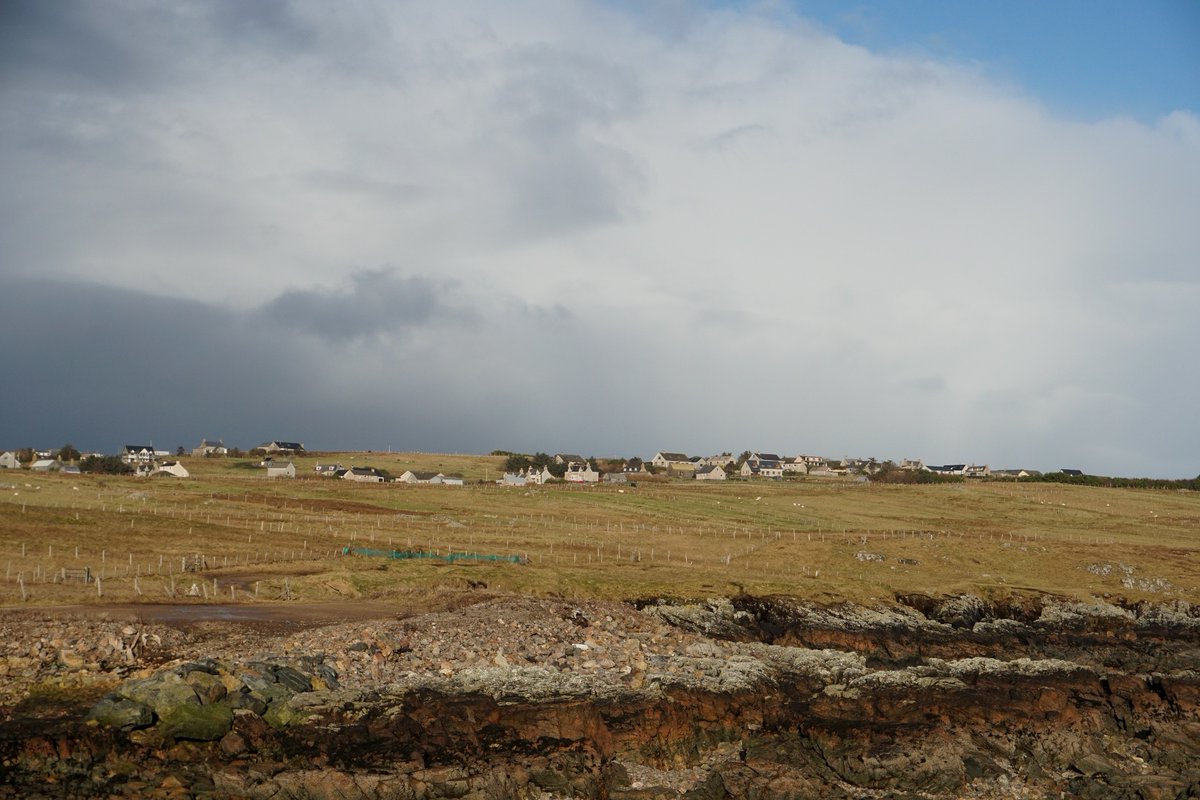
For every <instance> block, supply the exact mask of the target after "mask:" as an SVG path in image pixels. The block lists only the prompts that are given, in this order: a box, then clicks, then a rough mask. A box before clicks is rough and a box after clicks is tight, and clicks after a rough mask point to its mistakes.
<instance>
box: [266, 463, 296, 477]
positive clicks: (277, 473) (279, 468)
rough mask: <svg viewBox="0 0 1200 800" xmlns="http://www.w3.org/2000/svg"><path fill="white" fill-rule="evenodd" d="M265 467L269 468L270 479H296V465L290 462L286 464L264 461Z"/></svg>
mask: <svg viewBox="0 0 1200 800" xmlns="http://www.w3.org/2000/svg"><path fill="white" fill-rule="evenodd" d="M263 466H264V467H266V468H267V477H268V478H294V477H296V465H295V464H293V463H292V462H290V461H289V462H287V463H286V464H283V463H281V462H277V461H264V462H263Z"/></svg>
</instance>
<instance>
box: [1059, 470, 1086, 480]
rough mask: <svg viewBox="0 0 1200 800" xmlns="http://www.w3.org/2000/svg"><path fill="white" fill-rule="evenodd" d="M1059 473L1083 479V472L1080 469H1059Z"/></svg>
mask: <svg viewBox="0 0 1200 800" xmlns="http://www.w3.org/2000/svg"><path fill="white" fill-rule="evenodd" d="M1059 472H1061V473H1062V474H1063V475H1070V476H1071V477H1072V478H1082V477H1083V470H1081V469H1060V470H1059Z"/></svg>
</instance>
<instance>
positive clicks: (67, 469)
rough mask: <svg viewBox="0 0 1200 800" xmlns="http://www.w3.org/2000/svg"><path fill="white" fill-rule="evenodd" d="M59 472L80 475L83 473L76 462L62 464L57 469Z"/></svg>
mask: <svg viewBox="0 0 1200 800" xmlns="http://www.w3.org/2000/svg"><path fill="white" fill-rule="evenodd" d="M59 472H61V473H62V474H63V475H82V474H83V470H81V469H80V468H79V465H78V464H63V465H62V469H61V470H59Z"/></svg>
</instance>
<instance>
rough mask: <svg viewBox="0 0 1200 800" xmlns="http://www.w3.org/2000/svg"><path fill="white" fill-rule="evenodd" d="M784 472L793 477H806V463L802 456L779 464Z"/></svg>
mask: <svg viewBox="0 0 1200 800" xmlns="http://www.w3.org/2000/svg"><path fill="white" fill-rule="evenodd" d="M781 466H782V467H783V471H784V472H790V473H792V474H793V475H807V474H808V462H807V461H805V460H804V456H796V457H795V458H788V459H784V461H783V463H782V464H781Z"/></svg>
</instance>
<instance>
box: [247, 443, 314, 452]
mask: <svg viewBox="0 0 1200 800" xmlns="http://www.w3.org/2000/svg"><path fill="white" fill-rule="evenodd" d="M255 449H256V450H262V451H263V452H264V453H303V452H304V442H280V441H272V442H266V443H264V444H260V445H259V446H258V447H257V448H255Z"/></svg>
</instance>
